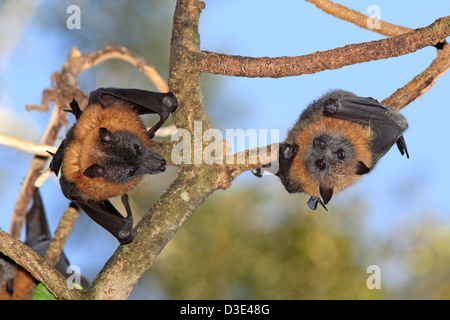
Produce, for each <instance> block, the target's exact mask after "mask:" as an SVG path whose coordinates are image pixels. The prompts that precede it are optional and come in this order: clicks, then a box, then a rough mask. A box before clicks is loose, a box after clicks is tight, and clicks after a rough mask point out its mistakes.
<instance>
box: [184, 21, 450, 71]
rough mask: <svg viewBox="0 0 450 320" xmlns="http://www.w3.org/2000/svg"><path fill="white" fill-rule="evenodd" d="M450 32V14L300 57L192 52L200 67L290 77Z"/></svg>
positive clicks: (426, 42) (413, 46)
mask: <svg viewBox="0 0 450 320" xmlns="http://www.w3.org/2000/svg"><path fill="white" fill-rule="evenodd" d="M449 35H450V17H445V18H440V19H437V20H436V21H435V22H434V23H432V24H431V25H429V26H427V27H425V28H420V29H417V30H414V31H411V32H408V33H405V34H401V35H399V36H396V37H394V38H387V39H382V40H377V41H371V42H365V43H359V44H349V45H346V46H344V47H340V48H336V49H332V50H328V51H318V52H315V53H311V54H308V55H304V56H297V57H276V58H268V57H263V58H253V57H243V56H234V55H227V54H220V53H214V52H208V51H196V52H191V55H192V59H194V61H195V63H196V64H198V68H199V71H201V72H207V73H212V74H222V75H228V76H239V77H270V78H280V77H290V76H298V75H302V74H312V73H316V72H320V71H324V70H334V69H339V68H342V67H344V66H348V65H353V64H356V63H361V62H368V61H375V60H380V59H387V58H391V57H398V56H401V55H405V54H408V53H412V52H415V51H417V50H419V49H421V48H424V47H427V46H432V45H436V44H438V43H440V42H442V41H444V40H445V37H447V36H449Z"/></svg>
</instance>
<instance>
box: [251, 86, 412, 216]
mask: <svg viewBox="0 0 450 320" xmlns="http://www.w3.org/2000/svg"><path fill="white" fill-rule="evenodd" d="M407 128H408V123H407V122H406V120H405V118H404V117H403V116H402V115H401V114H399V113H397V112H395V111H392V110H389V109H388V108H386V107H385V106H383V105H381V104H380V103H379V102H378V101H377V100H375V99H373V98H362V97H357V96H356V95H354V94H352V93H350V92H347V91H343V90H334V91H331V92H329V93H327V94H325V95H324V96H322V97H321V98H319V99H318V100H316V101H314V102H313V103H312V104H310V105H309V106H308V108H307V109H305V110H304V111H303V113H302V114H301V115H300V118H299V119H298V121H297V122H296V123H295V124H294V126H293V128H292V129H291V130H290V131H289V133H288V136H287V138H286V140H285V141H284V143H282V144H281V145H280V147H279V156H278V161H279V169H278V172H277V173H276V175H277V176H278V177H279V178H280V180H281V182H282V184H283V185H284V187H285V188H286V190H287V191H288V192H289V193H296V192H304V193H307V194H309V195H310V196H311V198H310V199H309V201H308V205H309V207H310V208H311V209H313V210H315V209H316V208H317V205H318V203H320V204H321V205H322V206H323V207H324V208H325V209H326V207H325V205H326V204H327V203H328V202H329V201H330V200H331V198H332V196H333V195H334V194H336V193H338V192H340V191H342V190H343V189H345V188H346V187H348V186H350V185H351V184H353V183H355V182H356V181H358V180H359V179H360V178H361V176H362V175H364V174H366V173H368V172H370V171H371V170H372V169H373V168H374V167H375V165H376V164H377V162H378V160H380V158H381V157H383V156H384V155H385V154H386V152H388V151H389V149H390V148H391V147H392V145H393V144H394V143H396V144H397V146H398V148H399V150H400V152H401V154H402V155H403V154H405V153H406V156H407V157H408V158H409V154H408V150H407V148H406V142H405V139H404V138H403V132H404V131H405V130H406V129H407ZM254 174H255V175H256V176H258V177H261V168H260V169H257V170H256V172H255V173H254Z"/></svg>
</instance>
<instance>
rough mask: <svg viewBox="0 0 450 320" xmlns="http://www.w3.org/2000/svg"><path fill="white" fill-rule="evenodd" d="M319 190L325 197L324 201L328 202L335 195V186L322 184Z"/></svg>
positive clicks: (323, 197)
mask: <svg viewBox="0 0 450 320" xmlns="http://www.w3.org/2000/svg"><path fill="white" fill-rule="evenodd" d="M319 191H320V196H321V197H322V199H323V203H324V204H327V203H328V202H329V201H330V200H331V197H333V188H329V187H324V186H320V187H319Z"/></svg>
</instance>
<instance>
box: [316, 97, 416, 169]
mask: <svg viewBox="0 0 450 320" xmlns="http://www.w3.org/2000/svg"><path fill="white" fill-rule="evenodd" d="M323 113H324V115H325V116H328V117H332V118H337V119H342V120H348V121H353V122H357V123H361V124H365V125H369V126H370V127H371V128H372V129H373V130H375V132H376V137H375V139H374V141H373V142H372V145H371V147H372V150H373V153H374V155H376V157H375V162H376V161H378V159H380V158H381V157H382V156H383V155H384V154H385V153H386V152H387V151H388V150H389V149H390V148H391V146H392V145H393V144H394V143H396V142H397V141H400V142H399V143H400V145H399V149H400V152H401V153H402V154H403V152H402V150H403V151H404V152H406V153H407V149H406V143H405V140H404V138H403V136H402V133H403V132H404V131H405V130H406V128H407V126H408V125H407V122H406V120H405V119H404V118H403V116H402V115H401V114H399V113H398V112H395V111H392V110H389V109H388V108H386V107H385V106H383V105H382V104H380V103H379V102H378V101H377V100H375V99H373V98H362V97H355V96H344V97H341V98H339V99H329V100H327V101H326V102H325V106H324V112H323Z"/></svg>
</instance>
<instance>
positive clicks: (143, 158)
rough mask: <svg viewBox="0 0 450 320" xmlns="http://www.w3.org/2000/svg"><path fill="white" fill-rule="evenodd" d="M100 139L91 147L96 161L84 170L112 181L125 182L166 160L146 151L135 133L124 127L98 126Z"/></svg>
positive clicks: (154, 170)
mask: <svg viewBox="0 0 450 320" xmlns="http://www.w3.org/2000/svg"><path fill="white" fill-rule="evenodd" d="M99 139H100V142H99V144H98V147H97V148H96V150H93V154H92V158H94V159H96V161H95V162H96V164H95V165H92V166H91V167H89V168H88V169H86V170H85V171H84V174H85V175H86V176H88V177H91V178H94V177H103V178H104V179H106V180H108V181H110V182H114V183H126V182H128V181H131V180H132V179H134V178H136V177H137V176H139V175H143V174H155V173H159V172H163V171H165V169H166V161H165V160H164V158H163V157H161V156H160V155H159V154H156V153H154V152H152V151H150V150H149V149H148V148H147V147H146V146H145V145H144V144H143V142H142V141H141V140H140V139H139V138H138V137H137V136H135V135H133V134H131V133H129V132H127V131H118V132H114V133H112V132H110V131H109V130H107V129H106V128H99Z"/></svg>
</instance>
